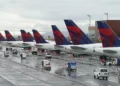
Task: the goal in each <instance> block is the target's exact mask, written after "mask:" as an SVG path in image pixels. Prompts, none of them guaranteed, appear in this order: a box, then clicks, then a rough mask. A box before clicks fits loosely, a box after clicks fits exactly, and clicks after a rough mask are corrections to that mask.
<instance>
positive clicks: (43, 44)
mask: <svg viewBox="0 0 120 86" xmlns="http://www.w3.org/2000/svg"><path fill="white" fill-rule="evenodd" d="M32 31H33V34H34V38H35V41H36V44H35V46H36V47H37V48H40V49H44V50H56V49H55V48H54V45H55V42H54V41H52V42H47V41H46V40H45V39H44V38H43V37H42V36H41V34H40V33H39V32H38V31H37V30H32Z"/></svg>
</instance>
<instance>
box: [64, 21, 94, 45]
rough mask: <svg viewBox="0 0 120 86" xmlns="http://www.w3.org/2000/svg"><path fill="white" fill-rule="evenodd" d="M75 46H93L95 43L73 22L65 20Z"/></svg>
mask: <svg viewBox="0 0 120 86" xmlns="http://www.w3.org/2000/svg"><path fill="white" fill-rule="evenodd" d="M64 22H65V24H66V27H67V29H68V32H69V35H70V37H71V40H72V42H73V44H75V45H77V44H91V43H93V42H92V41H91V40H90V39H89V38H88V37H87V36H86V34H85V33H84V32H83V31H82V30H81V29H80V28H79V27H78V26H77V25H76V24H75V23H74V22H73V21H72V20H64Z"/></svg>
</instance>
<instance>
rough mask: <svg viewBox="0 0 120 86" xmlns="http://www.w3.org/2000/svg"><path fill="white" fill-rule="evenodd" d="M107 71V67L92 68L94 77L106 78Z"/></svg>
mask: <svg viewBox="0 0 120 86" xmlns="http://www.w3.org/2000/svg"><path fill="white" fill-rule="evenodd" d="M108 76H109V73H108V69H107V68H97V69H96V70H94V78H98V79H100V78H103V79H104V78H105V79H106V80H107V79H108Z"/></svg>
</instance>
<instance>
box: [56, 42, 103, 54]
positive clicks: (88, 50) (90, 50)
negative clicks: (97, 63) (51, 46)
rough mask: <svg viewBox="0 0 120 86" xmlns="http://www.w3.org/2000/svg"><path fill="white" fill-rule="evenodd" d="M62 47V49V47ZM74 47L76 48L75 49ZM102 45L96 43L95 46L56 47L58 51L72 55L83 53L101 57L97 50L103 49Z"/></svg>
mask: <svg viewBox="0 0 120 86" xmlns="http://www.w3.org/2000/svg"><path fill="white" fill-rule="evenodd" d="M60 46H61V47H60ZM73 47H74V48H73ZM101 47H102V44H101V43H94V44H82V45H59V47H58V46H55V48H56V49H59V50H61V51H65V52H71V53H75V54H76V53H80V54H81V53H83V54H90V55H91V54H92V55H100V54H99V53H96V52H95V48H101Z"/></svg>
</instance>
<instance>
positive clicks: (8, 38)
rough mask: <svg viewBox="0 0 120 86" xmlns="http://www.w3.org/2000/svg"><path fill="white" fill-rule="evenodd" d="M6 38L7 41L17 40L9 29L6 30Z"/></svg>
mask: <svg viewBox="0 0 120 86" xmlns="http://www.w3.org/2000/svg"><path fill="white" fill-rule="evenodd" d="M5 35H6V40H7V41H16V40H15V38H14V37H13V36H12V35H11V33H10V32H9V31H8V30H5Z"/></svg>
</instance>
